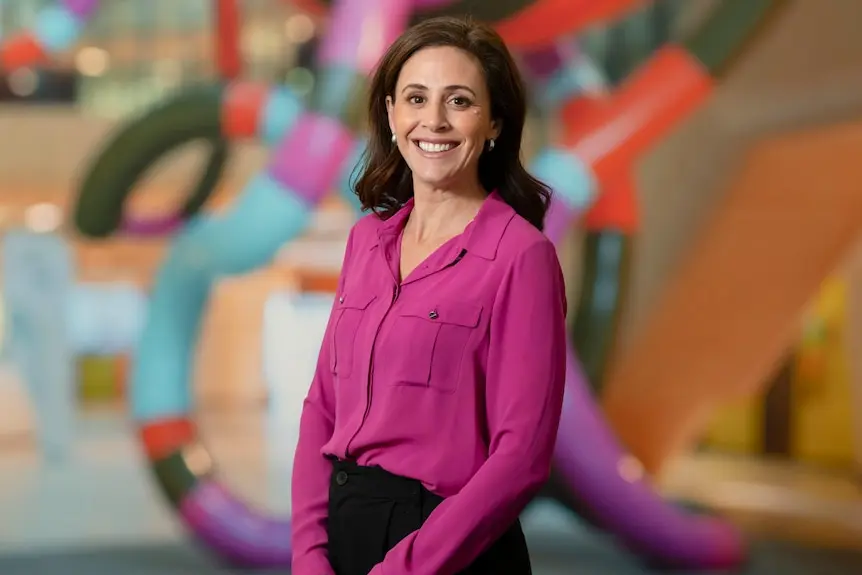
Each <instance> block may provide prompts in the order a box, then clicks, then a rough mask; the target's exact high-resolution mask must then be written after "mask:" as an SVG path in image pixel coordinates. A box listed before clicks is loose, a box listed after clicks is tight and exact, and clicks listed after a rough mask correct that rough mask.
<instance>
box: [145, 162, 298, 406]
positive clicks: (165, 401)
mask: <svg viewBox="0 0 862 575" xmlns="http://www.w3.org/2000/svg"><path fill="white" fill-rule="evenodd" d="M310 216H311V211H310V209H309V207H308V206H306V204H305V202H303V201H302V199H300V198H299V197H298V196H297V195H295V194H293V193H292V192H291V191H289V190H286V189H284V188H283V187H282V186H280V185H279V184H278V183H276V182H274V181H273V180H272V179H270V178H269V177H267V176H266V175H265V174H263V175H260V176H258V177H257V178H255V179H254V180H252V181H250V182H249V183H248V184H247V185H246V187H245V189H244V190H243V191H242V193H241V195H240V197H239V198H238V199H237V200H236V203H235V204H234V205H233V207H232V209H231V210H230V211H229V212H227V213H225V214H223V215H218V216H210V215H203V214H202V215H200V216H198V217H197V218H195V219H193V220H191V221H190V222H189V223H188V224H187V226H186V228H184V229H183V231H182V232H180V234H179V235H178V236H177V238H176V239H175V241H174V243H173V244H172V245H171V248H170V250H169V251H168V254H167V256H166V258H165V261H164V262H163V263H162V265H161V267H160V269H159V271H158V273H157V274H156V281H155V288H154V290H153V293H152V296H151V300H150V308H149V314H148V317H147V322H146V325H145V326H144V331H143V333H142V335H141V339H140V343H139V346H138V354H137V357H136V361H135V365H134V371H133V374H132V385H131V405H132V414H133V417H134V418H135V419H137V420H142V421H147V420H152V419H158V418H162V417H170V416H178V415H186V414H188V413H189V412H190V411H191V407H192V395H191V389H192V385H191V382H192V366H193V358H194V355H195V354H194V352H195V346H196V343H197V339H198V334H199V331H200V325H201V319H202V317H203V312H204V309H205V308H206V302H207V299H208V297H209V294H210V290H211V289H212V287H213V284H214V282H215V281H216V280H217V279H218V278H219V277H221V276H225V275H234V274H241V273H245V272H248V271H251V270H253V269H256V268H258V267H260V266H262V265H264V264H266V263H268V262H269V261H270V260H271V259H272V257H273V256H274V255H275V254H276V252H278V250H279V249H280V248H281V247H282V246H283V245H284V244H285V243H287V242H288V241H290V240H292V239H294V238H296V237H297V236H298V235H299V234H300V233H301V232H302V231H303V230H304V229H305V227H306V225H307V224H308V222H309V221H310V220H311V218H310Z"/></svg>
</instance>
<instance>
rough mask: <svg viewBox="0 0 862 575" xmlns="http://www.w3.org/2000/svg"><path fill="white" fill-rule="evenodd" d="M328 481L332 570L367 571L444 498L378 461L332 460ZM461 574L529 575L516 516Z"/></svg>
mask: <svg viewBox="0 0 862 575" xmlns="http://www.w3.org/2000/svg"><path fill="white" fill-rule="evenodd" d="M332 463H333V470H332V478H331V481H330V483H329V519H328V526H327V529H328V532H329V561H330V563H331V564H332V568H333V569H334V570H335V573H336V575H368V572H369V571H371V569H372V568H373V567H374V566H375V565H376V564H378V563H380V562H381V561H382V560H383V558H384V556H385V555H386V553H387V551H389V550H390V549H392V548H393V547H394V546H395V545H396V544H397V543H398V542H399V541H401V540H402V539H403V538H404V537H406V536H407V535H409V534H410V533H412V532H414V531H416V530H417V529H419V528H420V527H421V526H422V524H423V523H424V522H425V520H426V519H428V516H429V515H430V514H431V512H432V511H434V508H436V507H437V506H438V505H439V504H440V503H441V502H442V501H443V498H442V497H440V496H438V495H435V494H433V493H431V492H430V491H428V490H427V489H425V487H424V486H423V485H422V484H421V483H420V482H419V481H416V480H414V479H407V478H405V477H400V476H398V475H393V474H392V473H389V472H388V471H386V470H384V469H382V468H380V467H363V466H360V465H357V464H356V463H352V462H348V461H339V460H333V462H332ZM461 573H462V575H531V573H532V570H531V567H530V555H529V553H528V551H527V541H526V539H525V538H524V532H523V531H522V529H521V523H520V521H516V522H515V524H514V525H512V526H511V527H510V528H509V529H508V530H507V531H506V533H505V534H504V535H503V536H502V537H501V538H500V539H499V540H497V542H496V543H494V544H493V545H492V546H491V547H490V548H489V549H487V550H486V551H485V552H484V553H483V554H482V555H480V556H479V558H477V559H476V561H474V562H473V564H472V565H470V567H468V568H467V569H466V570H465V571H462V572H461Z"/></svg>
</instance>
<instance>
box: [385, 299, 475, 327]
mask: <svg viewBox="0 0 862 575" xmlns="http://www.w3.org/2000/svg"><path fill="white" fill-rule="evenodd" d="M400 315H402V316H407V317H417V318H422V319H425V320H428V321H433V322H438V323H446V324H451V325H460V326H463V327H476V326H478V325H479V319H480V318H481V317H482V306H480V305H476V304H473V303H469V302H460V301H452V302H440V303H432V302H427V301H416V302H410V303H406V304H404V307H402V308H401V314H400Z"/></svg>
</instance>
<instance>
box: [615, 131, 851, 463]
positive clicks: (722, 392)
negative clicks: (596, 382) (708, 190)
mask: <svg viewBox="0 0 862 575" xmlns="http://www.w3.org/2000/svg"><path fill="white" fill-rule="evenodd" d="M859 150H862V121H857V122H855V123H847V124H843V125H837V126H830V127H824V128H818V129H815V130H809V131H805V132H801V133H795V134H788V135H785V136H781V137H777V138H774V139H770V140H766V141H763V142H761V143H760V144H758V145H756V146H754V147H753V148H752V149H751V151H750V152H749V153H748V155H747V157H746V161H745V162H744V164H743V166H742V169H741V170H740V172H739V174H738V177H736V178H735V179H734V181H733V182H732V183H731V185H730V187H729V190H728V192H727V194H726V196H725V197H724V199H723V201H722V202H721V203H720V205H719V206H718V207H717V208H716V210H715V211H714V213H713V215H712V217H711V218H710V220H709V221H708V223H707V224H706V225H705V226H704V227H703V229H702V230H701V232H700V233H699V234H698V236H697V239H696V241H695V242H694V243H693V247H692V248H691V250H690V252H689V253H688V256H687V258H686V259H685V260H684V261H683V264H682V265H681V266H680V267H679V269H678V271H677V272H676V274H675V276H674V277H673V279H672V280H671V281H670V282H669V284H668V285H667V287H666V289H665V290H664V291H663V293H662V295H661V296H660V298H659V300H658V302H657V305H656V306H655V307H654V308H653V309H652V310H651V312H650V313H649V314H648V315H647V317H646V320H645V321H644V323H643V328H642V329H641V330H639V331H638V333H637V334H636V335H635V336H634V338H633V340H632V342H631V344H630V346H629V347H628V349H627V350H626V351H625V352H624V353H623V354H622V355H621V357H620V361H619V362H618V363H617V365H615V366H614V368H613V370H612V372H611V374H610V379H609V382H608V385H607V392H606V396H605V398H604V406H605V409H606V411H607V415H608V417H609V418H610V420H611V422H612V424H613V426H614V427H615V428H616V430H617V431H618V433H619V435H620V437H621V439H622V440H623V441H624V442H625V443H626V444H627V445H628V447H629V448H630V449H631V450H632V452H633V453H634V455H636V456H637V457H639V458H641V459H642V461H643V463H644V465H645V466H646V467H647V468H648V469H650V470H652V471H656V470H658V469H659V468H660V467H661V465H662V463H663V462H664V461H665V460H666V459H667V458H668V457H670V456H672V455H674V454H676V453H679V452H680V451H683V450H685V449H687V448H689V447H690V446H691V444H692V442H694V441H695V440H696V439H697V438H698V436H699V435H700V433H701V432H702V431H703V429H704V426H705V425H706V424H707V422H708V420H709V417H710V416H711V414H712V413H713V411H714V409H715V408H716V406H718V405H723V404H726V403H728V402H730V401H731V400H733V399H734V398H739V397H742V396H746V395H749V394H752V393H754V392H756V391H757V390H758V388H760V387H761V386H762V385H763V384H764V382H766V381H767V379H768V377H769V375H770V373H771V371H772V370H773V369H774V368H775V367H776V366H777V364H778V362H779V361H780V360H781V357H782V354H783V353H784V351H785V350H786V349H787V347H788V346H789V345H790V344H791V342H792V341H793V340H794V338H796V337H797V335H798V320H799V314H800V313H801V311H802V310H803V308H804V306H805V305H806V304H807V303H808V302H809V301H810V300H811V298H812V297H813V296H814V295H815V293H816V292H817V289H818V287H819V286H820V284H821V281H822V280H823V279H824V278H825V277H826V276H827V275H828V274H829V273H831V272H832V271H833V270H834V269H835V268H836V266H838V265H839V264H840V262H841V261H842V258H845V257H847V255H848V252H849V250H850V248H851V247H852V246H853V244H854V241H855V240H856V239H857V238H858V237H859V233H860V230H862V162H860V155H859Z"/></svg>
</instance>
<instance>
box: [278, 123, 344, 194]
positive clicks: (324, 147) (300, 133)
mask: <svg viewBox="0 0 862 575" xmlns="http://www.w3.org/2000/svg"><path fill="white" fill-rule="evenodd" d="M354 145H355V142H354V137H353V135H352V134H351V133H350V131H349V130H348V129H347V128H346V127H344V125H342V124H341V122H339V121H338V120H335V119H333V118H328V117H326V116H321V115H318V114H313V113H307V114H305V115H303V116H301V117H300V118H299V120H297V122H296V125H295V126H294V128H293V130H292V131H291V132H290V134H288V135H287V136H286V137H284V138H283V139H282V140H281V142H279V144H278V146H277V147H276V148H275V150H273V152H272V156H271V157H270V160H269V164H268V165H267V169H268V171H269V175H270V176H271V177H272V179H273V180H275V181H276V182H278V183H279V184H281V185H282V186H284V187H285V188H286V189H289V190H291V191H292V192H293V193H295V194H296V195H297V196H299V197H301V198H302V199H303V200H305V201H306V202H308V203H309V204H310V205H316V204H317V203H318V202H319V201H320V200H321V199H322V198H323V197H325V196H326V195H327V194H329V192H330V191H331V190H332V187H333V186H334V185H335V184H336V182H337V181H338V178H339V175H340V174H341V170H342V169H343V167H344V164H345V162H347V160H348V159H349V158H350V155H351V154H352V153H353V147H354Z"/></svg>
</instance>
